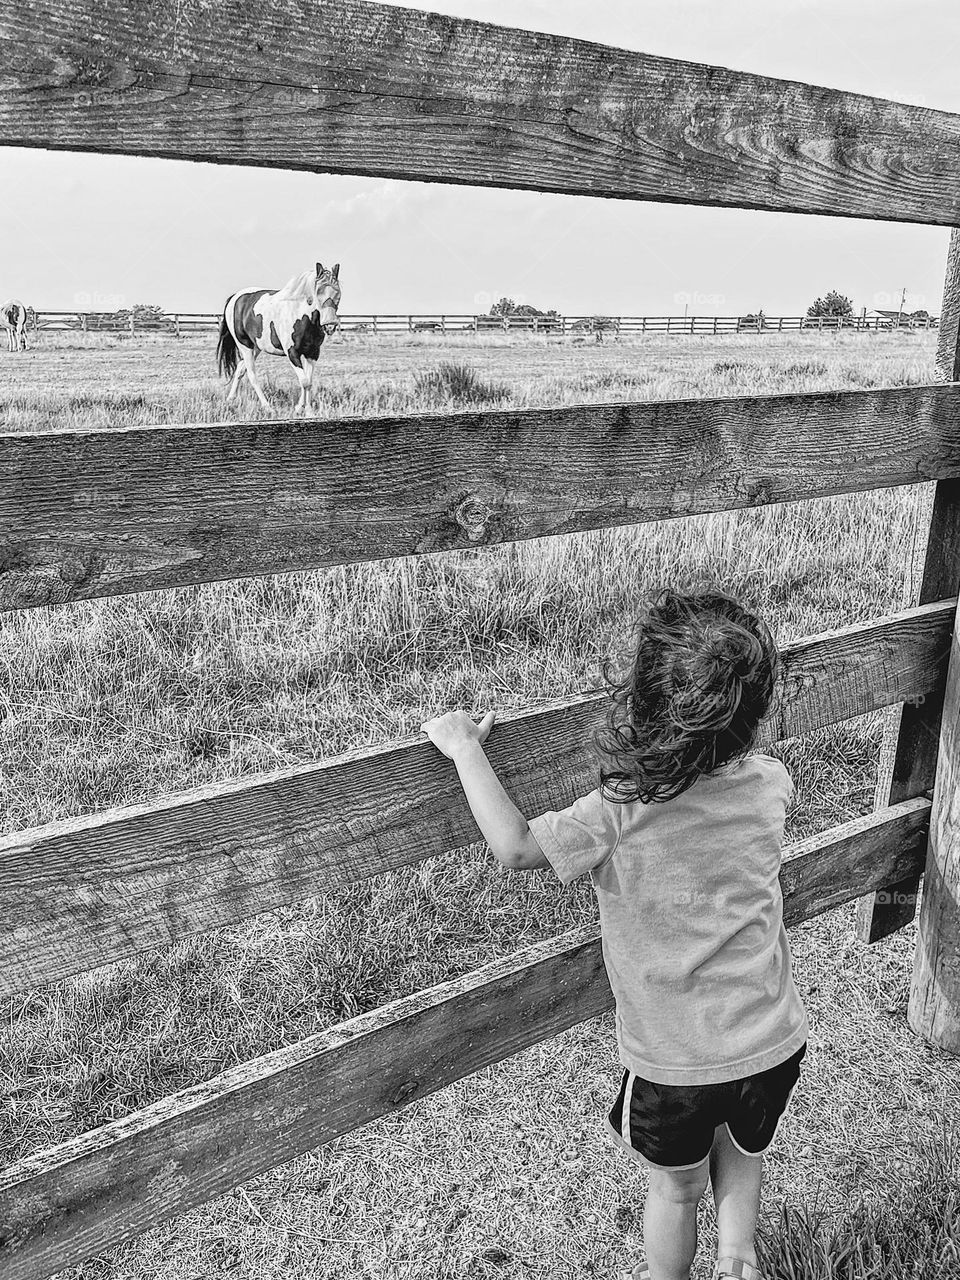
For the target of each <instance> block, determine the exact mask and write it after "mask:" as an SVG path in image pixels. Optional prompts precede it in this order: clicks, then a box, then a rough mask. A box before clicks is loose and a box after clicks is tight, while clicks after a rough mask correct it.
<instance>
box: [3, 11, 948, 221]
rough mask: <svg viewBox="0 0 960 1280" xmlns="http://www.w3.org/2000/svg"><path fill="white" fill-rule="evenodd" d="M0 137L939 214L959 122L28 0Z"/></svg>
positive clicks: (430, 48) (895, 216)
mask: <svg viewBox="0 0 960 1280" xmlns="http://www.w3.org/2000/svg"><path fill="white" fill-rule="evenodd" d="M0 39H2V41H3V45H4V51H5V66H4V78H3V82H2V86H0V88H2V93H0V144H3V143H5V144H12V145H17V146H29V147H52V148H56V149H73V150H90V151H106V152H125V153H133V154H137V155H152V156H170V157H174V158H177V159H186V160H208V161H210V160H212V161H217V162H222V163H232V164H247V165H267V166H270V167H274V168H286V169H314V170H319V171H322V172H328V173H354V174H371V175H380V176H386V177H393V178H412V179H417V180H421V181H428V182H429V181H439V182H451V183H470V184H476V185H482V186H498V187H519V188H528V189H534V190H539V191H557V192H568V193H574V194H579V195H593V196H612V197H619V198H629V199H637V200H656V201H673V202H679V203H684V204H690V203H695V204H715V205H732V206H739V207H745V208H757V209H780V210H790V211H795V212H803V213H823V214H831V215H834V216H849V217H858V218H880V219H887V220H892V221H906V222H929V223H936V224H941V225H950V224H952V223H955V222H958V221H960V179H958V173H960V124H958V120H960V117H957V116H956V115H952V114H949V113H947V112H944V111H936V110H932V109H929V108H926V107H918V106H907V105H904V104H902V103H897V102H885V101H882V100H880V99H876V98H870V97H865V96H863V95H861V94H855V93H844V92H842V91H840V90H837V89H829V88H823V87H820V86H814V85H806V84H799V83H795V82H792V81H787V80H774V79H770V78H768V77H765V76H759V75H753V74H748V73H745V72H741V71H731V70H728V69H727V68H725V67H714V66H704V65H701V64H699V63H693V62H682V61H679V60H677V59H673V58H663V57H656V56H653V55H650V54H642V53H634V52H631V51H628V50H622V49H614V48H609V47H606V46H603V45H599V44H593V43H589V42H586V41H582V40H573V39H570V38H567V37H563V36H556V35H546V34H543V33H532V32H526V31H518V30H513V29H510V28H505V27H497V26H493V25H491V24H488V23H482V22H476V21H472V20H470V19H460V18H451V17H447V16H443V15H440V14H433V13H424V12H419V11H413V10H407V9H398V8H395V7H387V6H384V5H375V4H366V3H361V2H360V0H325V3H324V4H322V5H315V6H312V7H311V8H310V9H309V10H306V9H304V7H303V6H302V5H301V4H299V3H297V0H272V3H271V4H270V5H268V6H265V5H249V4H246V3H243V0H221V2H219V3H216V2H213V0H199V2H195V3H191V4H190V5H188V6H184V5H183V3H182V0H153V2H151V3H150V4H149V5H148V4H146V3H142V2H141V3H131V0H75V2H73V3H71V4H69V5H67V4H64V3H62V2H57V0H20V2H16V0H15V2H14V3H11V4H8V5H7V6H6V7H5V9H4V10H3V11H2V18H0Z"/></svg>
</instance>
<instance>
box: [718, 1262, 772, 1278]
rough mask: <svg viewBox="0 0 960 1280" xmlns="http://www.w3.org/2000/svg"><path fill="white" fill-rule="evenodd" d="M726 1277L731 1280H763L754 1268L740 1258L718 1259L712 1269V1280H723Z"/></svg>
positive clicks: (761, 1275)
mask: <svg viewBox="0 0 960 1280" xmlns="http://www.w3.org/2000/svg"><path fill="white" fill-rule="evenodd" d="M727 1276H730V1277H732V1280H765V1277H764V1276H763V1274H762V1273H761V1272H759V1271H758V1270H757V1268H756V1267H754V1266H752V1265H751V1264H750V1263H749V1262H744V1261H743V1259H742V1258H719V1259H718V1260H717V1265H716V1266H715V1267H714V1269H713V1280H725V1277H727Z"/></svg>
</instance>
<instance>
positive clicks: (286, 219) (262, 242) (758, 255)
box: [0, 0, 960, 315]
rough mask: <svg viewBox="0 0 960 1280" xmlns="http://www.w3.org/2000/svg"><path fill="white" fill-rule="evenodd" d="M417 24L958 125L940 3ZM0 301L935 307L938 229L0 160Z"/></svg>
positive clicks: (728, 3)
mask: <svg viewBox="0 0 960 1280" xmlns="http://www.w3.org/2000/svg"><path fill="white" fill-rule="evenodd" d="M424 7H429V8H432V9H433V10H434V11H435V12H442V13H447V14H452V15H455V16H460V17H471V18H478V19H481V20H484V21H489V22H495V23H501V24H503V25H507V26H514V27H524V28H527V29H530V30H538V31H548V32H554V33H557V34H560V35H570V36H577V37H580V38H583V39H589V40H595V41H599V42H601V43H604V44H612V45H617V46H619V47H621V48H627V49H635V50H639V51H642V52H646V53H655V54H661V55H665V56H668V57H674V58H684V59H690V60H693V61H698V62H707V63H712V64H716V65H721V66H726V67H732V68H735V69H737V70H742V71H753V72H758V73H761V74H764V75H769V76H776V77H780V78H784V79H791V80H805V81H807V82H810V83H814V84H822V85H829V86H831V87H835V88H841V89H849V90H853V91H857V92H862V93H868V94H873V95H876V96H879V97H884V98H893V99H896V100H898V101H901V102H912V103H917V104H920V105H923V106H928V107H935V108H940V109H943V110H947V111H954V112H960V76H958V75H957V66H958V62H960V5H957V3H956V0H843V3H842V4H841V3H838V0H433V3H432V4H429V5H425V6H424ZM0 183H2V189H3V193H4V198H3V200H2V201H0V294H2V295H3V296H5V297H10V296H12V297H18V298H21V299H22V300H23V301H25V302H27V303H29V304H32V305H33V306H35V307H36V308H38V309H39V310H65V309H72V308H77V309H91V310H98V309H99V310H113V309H116V308H119V307H125V306H131V305H133V304H135V303H158V304H160V305H161V306H163V307H164V308H166V309H168V310H182V311H217V310H219V308H220V307H221V306H222V304H223V301H224V299H225V298H226V297H227V295H228V294H230V293H231V292H232V291H234V290H235V289H238V288H242V287H247V286H263V287H277V286H279V285H280V284H282V283H283V282H284V281H286V280H287V279H289V278H290V277H291V276H293V275H295V274H297V273H298V272H300V271H302V270H303V269H304V267H305V266H307V265H308V264H310V263H311V262H313V261H315V260H317V259H320V260H322V261H324V262H325V263H326V262H331V263H332V262H333V261H339V262H340V263H341V271H340V278H341V284H342V287H343V298H342V301H341V305H340V310H341V314H358V313H365V312H374V311H376V312H438V311H440V312H442V311H446V312H461V313H470V312H474V311H477V312H485V311H487V310H489V307H490V304H491V302H492V301H493V300H495V299H497V298H499V297H501V296H503V295H508V296H510V297H513V298H514V299H516V300H517V301H525V302H528V303H531V304H532V305H534V306H536V307H539V308H541V309H543V310H547V309H550V308H555V309H556V310H558V311H560V312H562V313H566V314H583V313H597V312H601V313H608V314H619V315H644V314H646V315H670V314H675V315H682V314H683V312H684V310H685V308H686V310H687V311H689V313H690V314H697V315H734V314H738V313H741V312H746V311H755V310H757V309H759V308H761V307H762V308H763V310H764V311H765V312H766V313H767V314H768V315H798V314H801V313H802V312H804V311H805V310H806V308H807V306H808V305H809V303H810V302H811V301H812V300H813V299H814V297H816V296H817V295H819V294H823V293H825V292H826V291H827V290H828V289H832V288H836V289H839V291H840V292H841V293H845V294H847V295H848V296H849V297H850V298H851V299H852V300H853V303H854V306H855V308H856V309H857V310H859V309H860V307H861V306H865V307H868V308H870V307H874V306H881V307H884V306H886V307H894V308H896V307H897V306H898V305H899V300H900V291H901V289H902V288H906V290H907V297H906V307H907V309H908V310H916V309H917V308H919V307H925V308H927V309H928V310H929V311H931V312H932V313H934V314H936V313H937V312H938V311H939V307H940V296H941V290H942V280H943V270H944V263H945V258H946V250H947V241H948V235H949V232H948V231H947V230H946V229H945V228H942V227H919V226H915V225H912V224H907V223H900V224H898V223H892V222H875V221H856V220H852V219H848V218H829V217H815V216H810V215H801V214H777V213H764V212H757V211H755V210H739V209H710V208H699V207H694V206H685V205H670V204H655V203H648V202H640V201H626V200H599V199H590V198H589V197H580V196H563V195H542V194H540V193H537V192H523V191H509V190H499V189H491V188H481V187H454V186H444V185H441V184H435V183H417V182H397V181H385V180H382V179H377V178H351V177H343V176H336V175H326V174H312V173H310V174H308V173H285V172H283V171H280V170H267V169H252V168H251V169H244V168H241V167H234V166H221V165H208V164H192V163H188V162H181V161H171V160H153V159H143V158H138V157H127V156H98V155H92V154H83V153H68V152H53V151H40V150H28V149H21V148H0Z"/></svg>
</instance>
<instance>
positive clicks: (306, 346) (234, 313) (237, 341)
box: [217, 262, 340, 414]
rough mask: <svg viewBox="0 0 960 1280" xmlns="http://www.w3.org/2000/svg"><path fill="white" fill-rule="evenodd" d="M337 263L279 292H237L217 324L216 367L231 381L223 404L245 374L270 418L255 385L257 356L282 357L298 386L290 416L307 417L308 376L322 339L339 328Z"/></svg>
mask: <svg viewBox="0 0 960 1280" xmlns="http://www.w3.org/2000/svg"><path fill="white" fill-rule="evenodd" d="M339 275H340V263H339V262H338V263H337V264H336V265H335V266H334V267H332V268H326V267H324V266H323V264H322V263H320V262H318V263H317V269H316V271H313V270H308V271H302V272H301V273H300V275H298V276H294V277H293V279H292V280H288V281H287V283H286V284H285V285H284V286H283V288H282V289H241V290H240V291H239V293H233V294H231V295H230V297H229V298H228V299H227V301H226V304H225V306H224V308H223V319H222V320H221V322H220V340H219V342H218V343H217V365H218V367H219V370H220V372H221V374H224V375H225V376H226V377H228V378H232V381H231V383H230V387H229V389H228V391H227V402H228V403H229V402H230V401H232V400H233V399H234V398H235V397H236V395H237V392H238V390H239V388H240V383H241V381H242V379H243V377H244V374H246V377H247V381H248V382H249V383H250V385H251V387H253V389H254V391H255V392H256V393H257V396H258V397H259V400H260V403H261V404H262V405H263V407H264V409H266V410H267V412H268V413H272V412H273V410H272V409H271V408H270V404H269V402H268V400H267V397H266V396H265V395H264V394H263V388H262V387H261V386H260V383H259V382H258V381H257V375H256V369H255V366H256V363H257V356H258V355H259V354H260V353H261V351H263V352H266V354H267V355H271V356H286V357H287V359H288V360H289V361H290V363H291V364H292V365H293V368H294V372H295V373H296V375H297V381H298V382H299V383H300V395H299V398H298V399H297V403H296V407H295V408H294V413H301V412H302V413H304V414H306V413H308V412H309V411H310V407H311V400H312V398H313V371H314V369H315V368H316V364H317V358H318V356H319V355H320V348H321V347H322V346H323V340H324V337H325V336H326V335H327V334H330V333H333V332H334V331H335V330H336V329H337V327H338V325H339V323H340V318H339V316H338V315H337V307H338V306H339V305H340V281H339Z"/></svg>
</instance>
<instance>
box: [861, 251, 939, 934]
mask: <svg viewBox="0 0 960 1280" xmlns="http://www.w3.org/2000/svg"><path fill="white" fill-rule="evenodd" d="M877 331H878V332H879V324H878V326H877ZM936 367H937V379H938V381H942V382H957V381H960V230H958V229H957V228H954V231H953V233H952V235H951V237H950V251H949V254H948V257H947V270H946V280H945V283H944V290H943V307H942V309H941V314H940V339H939V343H938V347H937V366H936ZM907 585H908V587H909V586H910V584H909V583H908V584H907ZM958 588H960V480H939V481H938V482H937V486H936V489H935V490H934V496H933V509H932V511H931V514H930V525H929V532H928V534H927V549H926V555H925V557H924V565H923V571H922V576H921V579H920V589H919V592H918V593H915V592H914V591H910V592H909V594H910V595H911V596H912V595H914V594H916V596H917V599H916V601H914V600H912V599H910V600H909V601H906V603H910V604H913V603H917V604H928V603H929V602H930V601H931V600H942V599H943V598H944V597H945V596H952V595H955V594H956V593H957V591H958ZM939 732H940V706H939V705H938V702H937V700H936V699H931V700H930V701H928V702H922V701H921V702H919V703H915V704H914V703H904V704H903V706H902V707H901V710H900V715H899V719H898V722H896V723H895V724H894V725H892V726H891V728H890V730H888V732H887V735H886V736H885V738H884V742H883V747H882V748H881V754H880V768H879V773H878V778H877V796H876V807H877V808H882V807H883V806H885V805H888V804H899V802H900V801H901V800H909V799H913V798H914V797H915V796H917V795H919V794H920V793H921V792H922V790H923V787H924V786H926V785H929V784H928V782H926V781H925V780H926V779H929V778H931V777H933V776H934V771H935V769H936V762H937V744H938V735H939ZM919 884H920V882H919V878H916V877H911V878H910V879H908V880H904V881H901V882H899V883H898V884H892V885H888V886H886V887H885V888H884V889H881V890H878V891H877V892H876V893H872V894H869V895H868V896H867V897H865V898H861V899H860V901H859V903H858V906H857V935H858V937H859V938H860V940H861V941H862V942H877V941H878V940H879V939H880V938H885V937H887V935H888V934H891V933H895V932H896V931H897V930H898V929H901V928H902V927H903V926H904V925H905V924H908V923H909V922H910V921H911V920H912V919H913V917H914V916H915V915H916V909H917V908H916V904H917V892H918V889H919ZM925 893H926V888H925Z"/></svg>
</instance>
